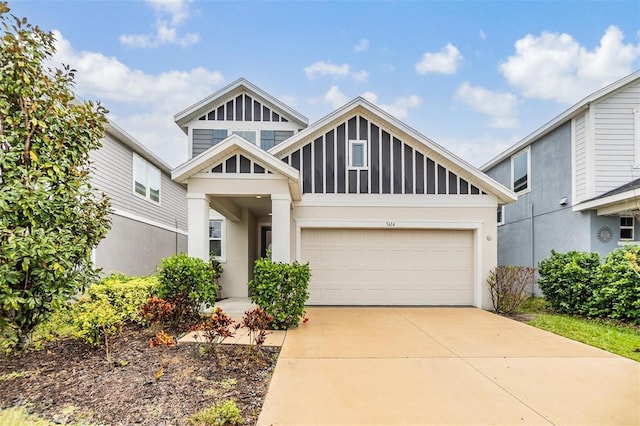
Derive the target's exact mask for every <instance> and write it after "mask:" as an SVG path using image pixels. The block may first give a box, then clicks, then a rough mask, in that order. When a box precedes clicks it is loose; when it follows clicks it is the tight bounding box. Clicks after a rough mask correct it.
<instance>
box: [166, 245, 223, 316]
mask: <svg viewBox="0 0 640 426" xmlns="http://www.w3.org/2000/svg"><path fill="white" fill-rule="evenodd" d="M158 281H159V286H158V290H157V296H158V297H160V298H162V299H165V300H167V301H170V302H172V303H173V304H174V305H175V313H174V315H175V316H176V317H177V318H178V320H179V321H178V322H180V323H192V322H193V321H194V320H196V319H197V317H198V316H199V312H200V306H201V305H204V306H205V307H210V306H213V304H214V303H215V301H216V284H215V281H214V270H213V268H212V267H211V265H209V264H208V263H206V262H205V261H204V260H202V259H199V258H197V257H189V256H187V255H186V254H184V253H181V254H177V255H175V256H171V257H167V258H165V259H162V263H161V265H160V269H159V270H158Z"/></svg>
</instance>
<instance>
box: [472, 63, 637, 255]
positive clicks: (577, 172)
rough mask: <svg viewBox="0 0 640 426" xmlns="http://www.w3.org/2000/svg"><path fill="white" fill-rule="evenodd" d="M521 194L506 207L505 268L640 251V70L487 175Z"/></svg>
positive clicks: (501, 245)
mask: <svg viewBox="0 0 640 426" xmlns="http://www.w3.org/2000/svg"><path fill="white" fill-rule="evenodd" d="M480 169H481V170H482V171H484V172H485V173H487V174H488V175H489V176H491V177H493V178H494V179H495V180H497V181H498V182H500V183H502V184H503V185H505V186H507V187H508V188H510V189H512V190H513V191H514V192H515V193H516V194H517V195H518V200H517V201H516V202H515V203H512V204H509V205H504V206H500V207H499V208H498V222H499V226H498V263H499V264H501V265H530V266H534V267H535V266H537V265H538V263H539V262H540V261H541V260H543V259H545V258H547V257H549V256H550V254H551V250H552V249H554V250H556V251H558V252H567V251H570V250H578V251H587V252H597V253H599V254H600V255H603V256H604V255H606V254H607V253H609V252H610V251H612V250H613V249H615V248H616V247H619V246H620V245H624V244H637V243H638V241H640V235H638V233H637V232H635V228H636V227H637V224H638V221H637V219H638V210H639V207H640V197H639V195H640V186H639V185H640V179H639V178H640V71H637V72H635V73H633V74H631V75H629V76H627V77H625V78H623V79H621V80H619V81H617V82H615V83H613V84H611V85H609V86H607V87H604V88H603V89H601V90H598V91H597V92H595V93H593V94H591V95H589V96H587V97H586V98H584V99H583V100H582V101H580V102H578V103H577V104H575V105H573V106H572V107H571V108H569V109H568V110H566V111H565V112H563V113H562V114H560V115H559V116H557V117H555V118H554V119H553V120H551V121H549V122H548V123H547V124H545V125H544V126H542V127H541V128H539V129H538V130H536V131H535V132H533V133H532V134H530V135H529V136H527V137H526V138H524V139H522V140H521V141H519V142H518V143H516V144H515V145H514V146H512V147H511V148H509V149H508V150H506V151H505V152H503V153H502V154H500V155H498V156H497V157H496V158H494V159H493V160H491V161H489V162H488V163H487V164H485V165H484V166H482V167H481V168H480Z"/></svg>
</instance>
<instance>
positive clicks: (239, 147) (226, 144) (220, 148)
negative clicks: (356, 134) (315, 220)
mask: <svg viewBox="0 0 640 426" xmlns="http://www.w3.org/2000/svg"><path fill="white" fill-rule="evenodd" d="M238 152H239V153H241V154H244V155H245V156H247V157H248V158H251V159H253V160H254V161H257V162H258V163H261V164H262V165H266V166H267V167H268V168H269V169H270V170H272V171H273V172H275V173H279V174H281V175H282V176H284V177H286V178H287V179H288V180H289V188H290V191H291V195H292V198H293V199H296V200H299V199H300V197H301V193H302V192H301V189H300V182H299V181H300V173H299V172H298V170H296V169H295V168H294V167H292V166H290V165H288V164H286V163H285V162H283V161H281V160H278V159H277V158H276V157H274V156H273V155H271V154H269V153H267V152H266V151H265V150H263V149H261V148H258V147H257V146H256V145H255V144H253V143H251V142H249V141H248V140H246V139H245V138H243V137H242V136H239V135H237V134H235V133H234V134H232V135H231V136H229V137H227V138H226V139H224V140H223V141H221V142H220V143H218V144H216V145H214V146H212V147H211V148H209V149H207V150H206V151H204V152H203V153H202V154H200V155H198V156H196V157H193V158H191V159H190V160H189V161H187V162H185V163H182V164H181V165H179V166H178V167H176V168H175V169H174V170H173V171H172V172H171V179H173V180H174V181H176V182H179V183H183V184H184V183H187V181H188V180H189V178H190V177H192V176H193V175H195V174H197V173H200V172H201V171H203V170H205V169H208V168H210V167H213V166H214V165H215V164H217V163H218V162H220V161H222V160H224V159H225V158H227V157H228V156H230V155H232V154H234V153H238Z"/></svg>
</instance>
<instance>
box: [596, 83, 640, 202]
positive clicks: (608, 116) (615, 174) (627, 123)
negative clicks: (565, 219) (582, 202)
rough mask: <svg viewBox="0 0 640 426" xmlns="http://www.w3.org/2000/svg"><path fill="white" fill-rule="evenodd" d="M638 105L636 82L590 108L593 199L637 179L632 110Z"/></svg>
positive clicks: (638, 97)
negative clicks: (592, 147) (592, 144)
mask: <svg viewBox="0 0 640 426" xmlns="http://www.w3.org/2000/svg"><path fill="white" fill-rule="evenodd" d="M639 104H640V83H636V84H634V85H631V86H630V87H627V88H625V89H624V90H622V91H619V92H616V93H614V94H613V95H611V96H609V97H607V98H605V99H603V100H602V101H600V102H598V103H596V104H595V105H593V108H594V111H593V117H594V124H593V128H594V137H595V153H594V158H595V165H594V166H595V194H594V195H596V196H597V195H600V194H603V193H605V192H607V191H610V190H612V189H614V188H617V187H618V186H620V185H624V184H625V183H627V182H629V181H631V180H633V179H634V178H636V177H637V176H634V170H633V166H634V165H635V143H634V116H633V107H637V106H638V105H639Z"/></svg>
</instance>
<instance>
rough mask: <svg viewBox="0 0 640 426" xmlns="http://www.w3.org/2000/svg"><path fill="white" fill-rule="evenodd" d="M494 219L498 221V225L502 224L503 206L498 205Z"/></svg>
mask: <svg viewBox="0 0 640 426" xmlns="http://www.w3.org/2000/svg"><path fill="white" fill-rule="evenodd" d="M496 219H497V221H498V225H504V206H498V214H497V216H496Z"/></svg>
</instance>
